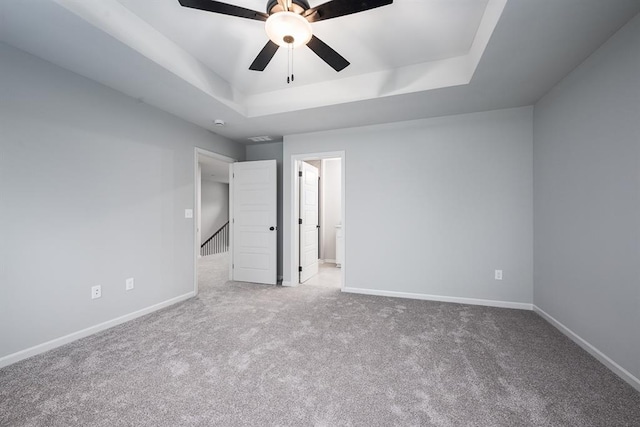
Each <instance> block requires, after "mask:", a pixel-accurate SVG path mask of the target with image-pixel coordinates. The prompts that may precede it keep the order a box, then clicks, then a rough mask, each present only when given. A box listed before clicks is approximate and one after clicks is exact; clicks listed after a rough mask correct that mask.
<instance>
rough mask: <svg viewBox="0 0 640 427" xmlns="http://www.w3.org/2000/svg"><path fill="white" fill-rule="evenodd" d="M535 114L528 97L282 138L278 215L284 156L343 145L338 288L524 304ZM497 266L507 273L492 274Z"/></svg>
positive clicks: (287, 175)
mask: <svg viewBox="0 0 640 427" xmlns="http://www.w3.org/2000/svg"><path fill="white" fill-rule="evenodd" d="M532 113H533V110H532V108H531V107H526V108H518V109H510V110H501V111H491V112H486V113H477V114H468V115H459V116H450V117H442V118H435V119H428V120H418V121H411V122H403V123H394V124H387V125H379V126H371V127H364V128H355V129H344V130H335V131H329V132H320V133H312V134H304V135H293V136H286V137H285V139H284V221H285V224H290V223H291V212H290V209H291V208H290V206H291V170H292V168H291V156H292V155H294V154H305V153H319V152H328V151H340V150H344V151H345V157H346V163H345V168H346V177H345V184H346V206H345V209H346V218H345V227H346V228H345V232H346V234H345V244H346V253H345V267H346V270H345V275H346V277H345V281H346V286H347V287H351V288H359V289H370V290H378V291H395V292H404V293H418V294H428V295H438V296H448V297H460V298H476V299H487V300H496V301H504V302H517V303H525V304H528V303H531V302H532V276H533V274H532V246H533V242H532V227H533V220H532V211H533V207H532V192H533V189H532V180H533V175H532ZM290 231H291V230H290V227H285V229H284V274H285V281H289V280H290V279H291V278H290V276H291V267H290V264H291V243H290V240H291V237H290ZM496 268H500V269H503V270H504V280H502V281H496V280H494V269H496Z"/></svg>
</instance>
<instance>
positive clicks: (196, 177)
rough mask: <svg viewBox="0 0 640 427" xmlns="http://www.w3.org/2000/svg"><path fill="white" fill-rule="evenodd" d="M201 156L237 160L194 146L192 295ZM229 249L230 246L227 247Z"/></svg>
mask: <svg viewBox="0 0 640 427" xmlns="http://www.w3.org/2000/svg"><path fill="white" fill-rule="evenodd" d="M201 157H210V158H212V159H216V160H220V161H223V162H225V163H229V164H231V163H235V162H237V160H236V159H234V158H232V157H227V156H224V155H222V154H218V153H214V152H213V151H209V150H205V149H204V148H198V147H196V148H195V149H194V152H193V161H194V167H193V193H194V194H193V206H194V209H193V210H194V213H193V242H194V245H193V246H194V248H193V294H194V295H198V258H199V255H200V242H199V241H198V223H199V222H200V215H201V212H200V208H201V205H200V204H199V201H198V192H199V190H200V186H201V184H202V183H201V179H202V177H201V176H200V173H199V171H200V168H199V167H198V163H199V162H198V160H199V159H200V158H201ZM229 244H231V242H229ZM229 249H231V248H229Z"/></svg>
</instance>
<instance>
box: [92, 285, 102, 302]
mask: <svg viewBox="0 0 640 427" xmlns="http://www.w3.org/2000/svg"><path fill="white" fill-rule="evenodd" d="M101 296H102V287H101V286H100V285H97V286H92V287H91V299H96V298H100V297H101Z"/></svg>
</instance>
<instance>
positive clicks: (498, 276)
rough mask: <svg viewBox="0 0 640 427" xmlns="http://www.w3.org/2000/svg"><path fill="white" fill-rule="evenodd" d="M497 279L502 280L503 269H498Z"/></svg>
mask: <svg viewBox="0 0 640 427" xmlns="http://www.w3.org/2000/svg"><path fill="white" fill-rule="evenodd" d="M495 277H496V280H502V270H496V275H495Z"/></svg>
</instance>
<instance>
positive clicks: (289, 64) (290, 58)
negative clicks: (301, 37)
mask: <svg viewBox="0 0 640 427" xmlns="http://www.w3.org/2000/svg"><path fill="white" fill-rule="evenodd" d="M292 81H293V43H289V45H288V46H287V84H289V83H291V82H292Z"/></svg>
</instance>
